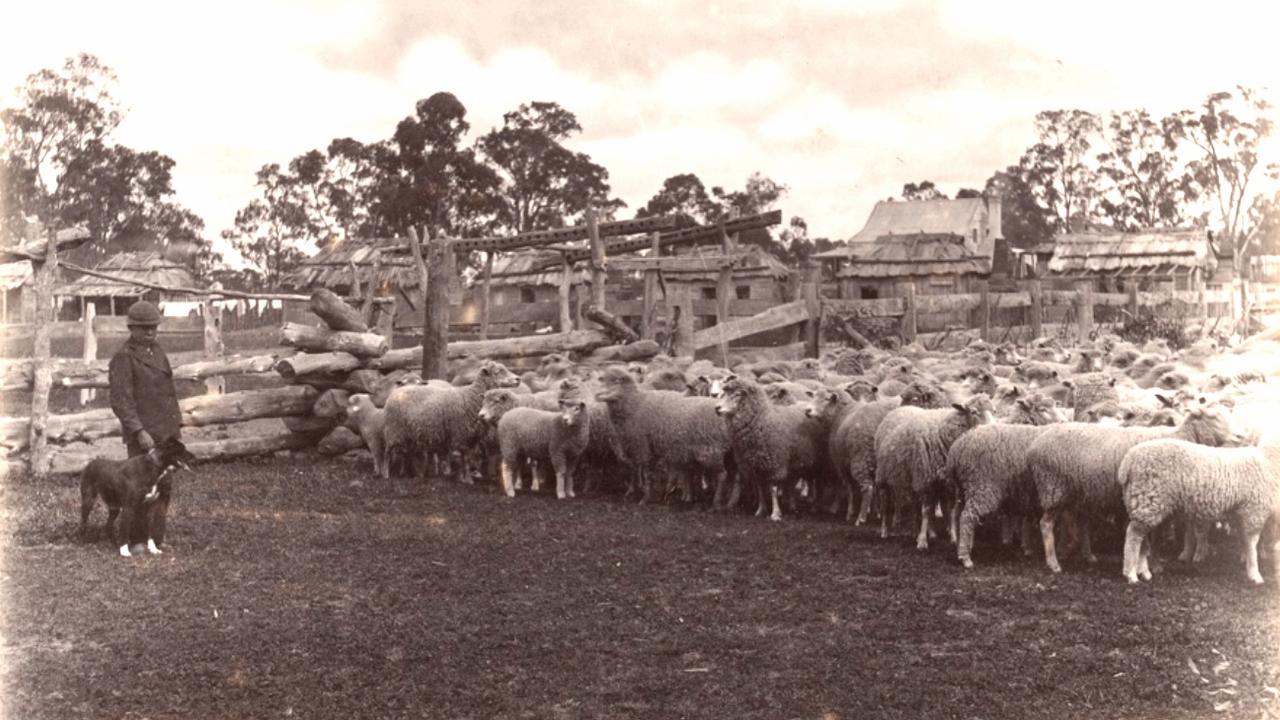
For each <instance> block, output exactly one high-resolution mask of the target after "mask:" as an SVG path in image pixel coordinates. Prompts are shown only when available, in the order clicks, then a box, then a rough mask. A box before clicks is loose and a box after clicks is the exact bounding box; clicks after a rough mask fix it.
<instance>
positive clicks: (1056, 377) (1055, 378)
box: [1050, 370, 1058, 380]
mask: <svg viewBox="0 0 1280 720" xmlns="http://www.w3.org/2000/svg"><path fill="white" fill-rule="evenodd" d="M1050 375H1051V376H1052V377H1053V379H1054V380H1057V379H1058V371H1057V370H1054V371H1053V372H1051V373H1050Z"/></svg>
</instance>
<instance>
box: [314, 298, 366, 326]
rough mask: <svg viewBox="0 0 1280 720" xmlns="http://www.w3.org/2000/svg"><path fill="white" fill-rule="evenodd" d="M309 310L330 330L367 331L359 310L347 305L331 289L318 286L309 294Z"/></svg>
mask: <svg viewBox="0 0 1280 720" xmlns="http://www.w3.org/2000/svg"><path fill="white" fill-rule="evenodd" d="M311 312H313V313H315V314H316V315H319V316H320V319H321V320H324V324H325V325H327V326H328V327H329V329H330V330H337V331H344V332H356V333H365V332H369V326H368V325H367V324H365V321H364V318H363V317H362V316H361V315H360V311H359V310H357V309H355V308H353V307H351V306H350V305H348V304H347V303H346V301H344V300H343V299H342V298H340V297H338V296H337V294H335V293H334V292H333V291H332V290H329V289H326V288H320V289H319V290H316V291H315V292H314V293H312V294H311Z"/></svg>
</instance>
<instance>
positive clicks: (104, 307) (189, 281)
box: [57, 252, 197, 320]
mask: <svg viewBox="0 0 1280 720" xmlns="http://www.w3.org/2000/svg"><path fill="white" fill-rule="evenodd" d="M94 269H95V270H98V271H100V272H104V273H110V274H111V275H115V276H117V277H121V278H125V279H128V280H134V281H139V282H145V283H150V284H153V285H167V286H171V287H187V288H192V287H196V286H197V284H196V281H195V278H194V277H193V276H192V275H191V271H190V270H189V269H188V268H187V267H186V266H185V265H182V264H181V263H177V262H174V261H172V260H166V259H165V257H164V255H162V254H161V253H158V252H125V253H118V254H116V255H112V256H111V257H109V258H107V259H106V260H103V261H102V262H101V263H98V265H97V266H96V267H95V268H94ZM57 295H58V297H59V298H60V301H62V302H63V303H64V304H63V307H64V309H65V308H67V304H65V301H66V300H67V299H74V300H78V302H74V303H70V304H69V305H70V306H71V309H70V310H64V312H62V314H61V315H60V317H62V318H63V319H66V320H75V319H79V318H80V317H82V316H83V313H84V306H85V305H87V304H89V303H92V304H93V305H94V306H95V309H96V311H97V314H98V315H124V314H125V313H126V312H128V309H129V306H130V305H132V304H133V303H134V302H136V301H137V300H140V299H145V300H150V301H151V302H155V303H163V302H164V301H165V300H169V299H173V300H183V301H185V300H189V299H190V298H189V297H188V296H186V295H176V294H175V295H170V294H169V293H165V292H161V291H158V290H152V289H148V288H144V287H141V286H139V285H134V284H131V283H128V282H121V281H118V280H107V279H106V278H99V277H94V276H92V275H82V276H81V277H79V278H76V279H75V280H72V281H71V282H68V283H65V284H63V285H61V286H59V287H58V288H57Z"/></svg>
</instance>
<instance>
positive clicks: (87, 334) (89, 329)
mask: <svg viewBox="0 0 1280 720" xmlns="http://www.w3.org/2000/svg"><path fill="white" fill-rule="evenodd" d="M97 314H98V307H97V306H96V305H94V304H93V303H91V302H86V303H85V304H84V314H83V316H82V317H81V322H83V323H84V355H83V357H84V361H85V362H87V363H90V362H93V361H94V360H97V359H98V335H97V334H96V333H95V332H94V331H93V318H94V316H95V315H97ZM97 396H98V390H97V388H85V389H83V390H81V391H80V404H81V405H88V404H89V401H91V400H93V399H94V398H96V397H97Z"/></svg>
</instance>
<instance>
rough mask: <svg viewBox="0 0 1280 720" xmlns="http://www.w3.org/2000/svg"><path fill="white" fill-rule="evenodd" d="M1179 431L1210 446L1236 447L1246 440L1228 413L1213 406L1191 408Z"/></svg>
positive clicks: (1195, 440)
mask: <svg viewBox="0 0 1280 720" xmlns="http://www.w3.org/2000/svg"><path fill="white" fill-rule="evenodd" d="M1179 431H1180V432H1182V433H1183V434H1184V435H1185V436H1186V437H1189V438H1190V439H1191V440H1192V441H1193V442H1198V443H1200V444H1201V445H1208V446H1210V447H1237V446H1240V445H1242V444H1244V443H1245V442H1247V440H1248V438H1247V437H1246V435H1245V434H1244V433H1241V432H1239V431H1238V430H1237V429H1236V428H1235V426H1234V424H1233V423H1232V422H1231V418H1230V416H1229V415H1227V414H1226V413H1225V412H1223V411H1222V410H1221V409H1220V408H1217V407H1213V406H1210V407H1194V408H1191V410H1190V411H1188V412H1187V417H1186V419H1184V420H1183V421H1182V424H1181V425H1180V426H1179Z"/></svg>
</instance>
